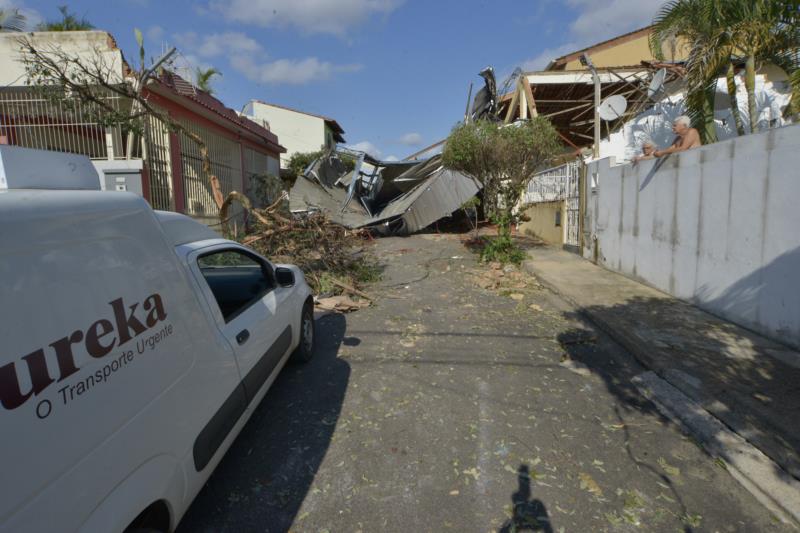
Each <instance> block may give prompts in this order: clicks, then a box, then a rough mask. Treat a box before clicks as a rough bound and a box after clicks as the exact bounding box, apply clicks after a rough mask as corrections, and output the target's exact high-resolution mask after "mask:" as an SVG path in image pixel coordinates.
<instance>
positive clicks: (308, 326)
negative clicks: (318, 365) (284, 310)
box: [291, 302, 316, 363]
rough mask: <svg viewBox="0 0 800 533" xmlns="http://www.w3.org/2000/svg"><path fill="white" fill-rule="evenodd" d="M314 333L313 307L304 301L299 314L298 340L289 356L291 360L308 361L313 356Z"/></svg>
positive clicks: (297, 361) (296, 361)
mask: <svg viewBox="0 0 800 533" xmlns="http://www.w3.org/2000/svg"><path fill="white" fill-rule="evenodd" d="M314 333H315V332H314V307H313V304H311V303H310V302H306V303H305V305H304V306H303V312H302V313H301V315H300V342H299V343H298V345H297V348H295V350H294V352H293V353H292V356H291V358H292V361H293V362H295V363H308V362H309V361H311V358H312V357H314V345H315V344H316V339H315V334H314Z"/></svg>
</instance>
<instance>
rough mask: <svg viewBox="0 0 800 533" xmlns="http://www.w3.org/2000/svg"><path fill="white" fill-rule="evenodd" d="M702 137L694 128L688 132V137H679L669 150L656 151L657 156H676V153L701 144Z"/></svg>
mask: <svg viewBox="0 0 800 533" xmlns="http://www.w3.org/2000/svg"><path fill="white" fill-rule="evenodd" d="M699 141H700V135H699V134H698V133H697V130H695V129H694V128H692V129H690V130H689V131H687V132H686V135H684V136H683V137H678V138H677V139H675V142H674V143H672V146H670V147H669V148H664V149H663V150H656V152H655V154H654V155H655V156H656V157H661V156H665V155H668V154H674V153H676V152H684V151H686V150H688V149H689V148H691V147H692V146H694V145H695V143H697V144H699Z"/></svg>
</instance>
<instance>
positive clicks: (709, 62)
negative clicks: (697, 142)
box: [650, 0, 800, 142]
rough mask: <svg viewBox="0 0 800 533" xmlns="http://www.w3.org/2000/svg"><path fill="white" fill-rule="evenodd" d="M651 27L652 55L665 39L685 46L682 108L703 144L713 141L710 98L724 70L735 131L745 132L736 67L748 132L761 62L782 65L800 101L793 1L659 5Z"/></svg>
mask: <svg viewBox="0 0 800 533" xmlns="http://www.w3.org/2000/svg"><path fill="white" fill-rule="evenodd" d="M653 24H654V28H653V33H652V34H651V39H650V47H651V48H652V50H653V53H654V54H655V55H656V57H661V56H662V55H663V54H662V51H661V50H662V46H663V43H664V42H666V41H667V39H668V38H674V37H675V36H679V37H682V38H683V39H684V40H685V41H686V42H687V43H688V46H689V54H688V58H687V61H686V69H687V85H688V91H687V106H688V107H689V109H690V114H692V118H693V121H694V122H695V125H697V126H700V131H701V135H703V140H704V142H710V140H712V139H714V138H715V133H714V132H713V131H712V130H713V128H714V125H713V111H714V107H713V101H714V100H713V98H714V90H715V88H716V80H717V78H718V77H719V75H720V74H721V73H723V72H724V73H725V77H726V79H727V86H728V95H729V97H730V100H731V111H732V113H733V117H734V120H735V122H736V129H737V131H738V132H739V134H740V135H742V134H743V133H744V125H743V124H742V119H741V116H740V113H739V104H738V101H737V98H736V83H735V78H734V75H735V72H736V70H735V68H736V64H737V63H742V62H743V63H744V70H745V76H744V82H745V89H746V90H747V108H748V115H749V120H750V131H751V132H755V131H757V129H758V115H757V111H758V110H757V106H756V99H755V73H756V70H757V68H758V64H759V63H760V62H762V61H764V60H770V61H773V62H775V63H776V64H778V65H779V66H782V67H783V68H784V69H785V70H786V71H787V72H788V73H789V74H790V77H791V79H792V80H793V82H794V83H793V88H794V92H795V97H794V98H793V99H792V100H793V101H797V98H798V97H800V75H798V74H797V73H796V72H797V67H798V61H797V47H798V45H800V35H798V28H799V27H800V26H798V11H797V1H796V0H673V1H671V2H668V3H667V4H665V5H664V7H662V9H661V10H660V11H659V13H658V15H657V16H656V18H655V20H654V22H653Z"/></svg>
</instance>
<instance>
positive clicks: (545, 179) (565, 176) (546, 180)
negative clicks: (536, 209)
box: [521, 159, 583, 248]
mask: <svg viewBox="0 0 800 533" xmlns="http://www.w3.org/2000/svg"><path fill="white" fill-rule="evenodd" d="M582 166H583V162H582V161H581V160H579V159H576V160H575V161H570V162H569V163H565V164H563V165H561V166H557V167H553V168H549V169H547V170H544V171H542V172H539V173H538V174H536V175H535V176H534V177H533V178H532V179H531V181H529V182H528V185H527V186H526V188H525V193H524V194H523V195H522V201H521V203H522V204H523V205H531V204H538V203H542V202H557V201H563V202H564V205H565V211H566V217H565V219H566V220H565V223H564V244H565V245H567V246H569V247H575V248H577V247H579V246H580V204H581V202H580V175H581V167H582Z"/></svg>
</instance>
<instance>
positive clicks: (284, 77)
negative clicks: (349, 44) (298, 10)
mask: <svg viewBox="0 0 800 533" xmlns="http://www.w3.org/2000/svg"><path fill="white" fill-rule="evenodd" d="M229 59H230V62H231V65H232V66H233V68H234V69H236V70H237V71H239V72H240V73H242V74H243V75H244V76H245V77H246V78H247V79H249V80H251V81H255V82H258V83H266V84H289V85H302V84H305V83H309V82H312V81H320V80H327V79H330V78H331V77H332V76H333V75H334V74H339V73H343V72H357V71H359V70H361V69H362V66H361V65H336V64H334V63H330V62H328V61H320V60H319V59H317V58H316V57H307V58H305V59H276V60H274V61H261V62H259V61H255V60H254V59H253V58H252V57H250V56H246V55H241V56H233V57H230V58H229Z"/></svg>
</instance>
